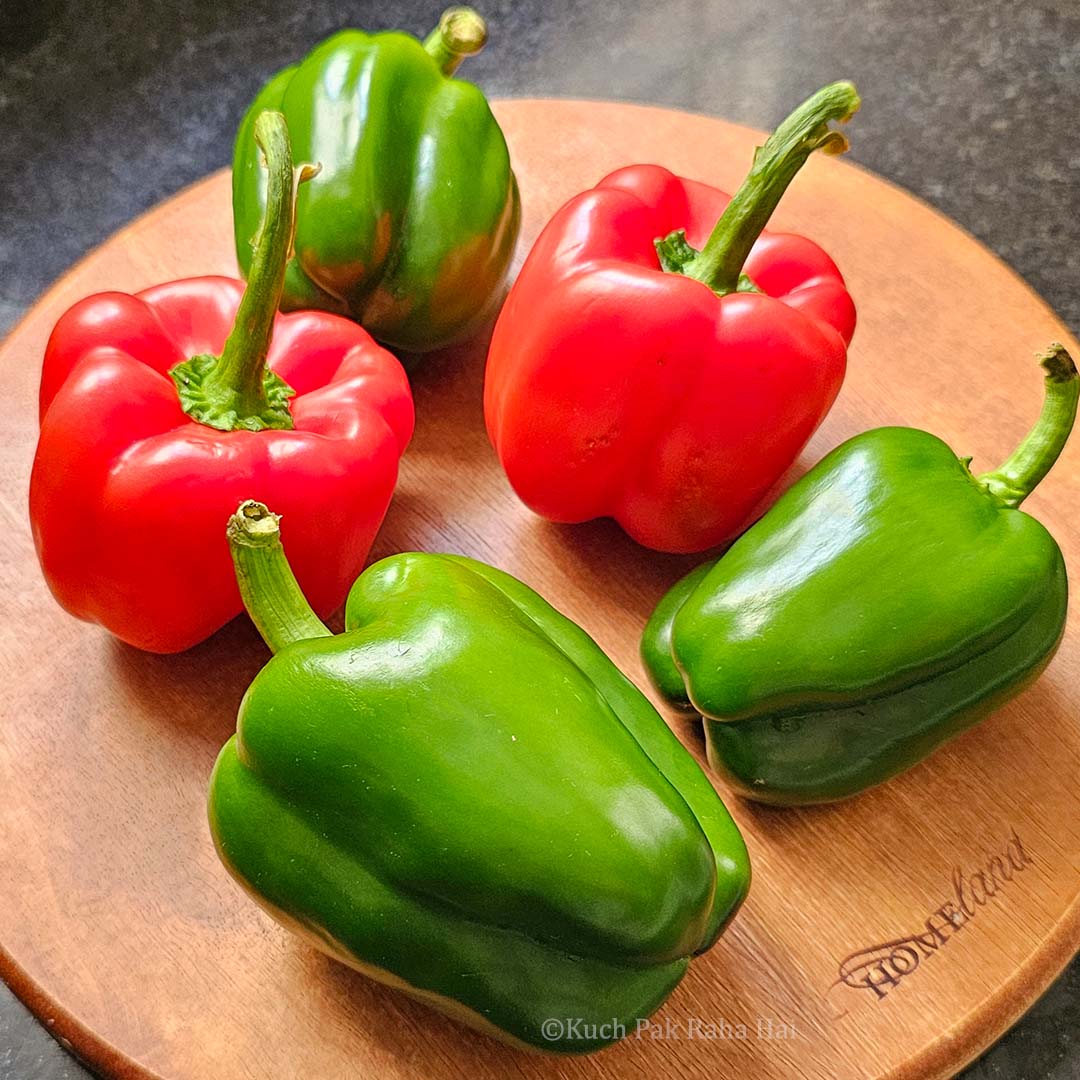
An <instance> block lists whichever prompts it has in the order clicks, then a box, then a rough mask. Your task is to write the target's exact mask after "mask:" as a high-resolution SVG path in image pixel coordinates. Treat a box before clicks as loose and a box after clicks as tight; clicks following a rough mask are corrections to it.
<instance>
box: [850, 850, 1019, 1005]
mask: <svg viewBox="0 0 1080 1080" xmlns="http://www.w3.org/2000/svg"><path fill="white" fill-rule="evenodd" d="M1033 861H1034V860H1033V859H1032V858H1031V856H1030V855H1028V853H1027V852H1026V851H1025V850H1024V845H1023V843H1022V842H1021V840H1020V837H1019V836H1017V835H1016V830H1015V829H1013V831H1012V833H1011V835H1010V837H1009V841H1008V843H1007V844H1006V845H1005V850H1004V851H1003V852H1002V853H1001V854H1000V855H995V856H994V857H993V858H992V859H990V860H989V861H988V862H987V863H986V864H985V866H983V867H982V869H980V870H976V871H975V872H974V873H971V874H969V873H966V872H965V871H964V870H963V869H962V868H961V867H959V866H957V867H955V868H954V870H953V872H952V897H951V898H950V899H949V900H946V901H945V903H943V904H942V905H941V906H940V907H938V908H935V909H934V911H933V912H931V914H930V915H929V917H928V918H927V920H926V922H925V924H924V925H923V926H921V927H920V928H919V929H918V930H917V931H916V932H915V933H914V934H909V935H908V936H907V937H898V938H896V939H895V940H893V941H883V942H881V943H880V944H878V945H870V946H868V947H867V948H865V949H859V950H857V951H856V952H853V953H850V954H849V955H847V956H845V957H844V959H843V960H841V961H840V977H839V978H838V979H837V980H836V982H835V983H834V984H833V986H834V987H835V986H840V985H843V986H850V987H852V988H853V989H855V990H867V991H869V992H870V993H871V994H873V995H874V997H875V998H876V999H877V1000H878V1001H881V1000H882V999H883V998H884V997H885V996H886V994H888V992H889V990H890V989H892V988H893V987H896V986H899V984H900V981H901V979H904V978H906V977H907V976H908V975H911V974H912V973H913V972H915V971H917V970H918V968H919V965H920V964H921V963H922V962H923V961H924V960H928V959H929V958H930V957H931V956H933V955H934V954H935V953H936V952H937V951H938V950H939V949H941V948H943V947H944V946H946V945H947V944H948V943H949V941H950V940H951V938H952V936H953V935H954V934H956V933H958V932H959V931H960V930H962V929H963V928H964V927H965V926H967V924H968V923H969V922H971V920H972V919H974V918H975V917H976V916H977V915H978V913H979V910H980V909H981V908H983V907H985V906H986V905H987V904H988V903H989V902H990V901H991V900H992V899H993V898H994V897H995V896H997V895H998V893H999V892H1001V890H1002V889H1004V887H1005V886H1006V885H1007V884H1008V883H1009V882H1010V881H1012V880H1013V878H1014V877H1015V876H1016V875H1017V874H1019V873H1021V872H1022V871H1023V870H1024V869H1025V868H1026V867H1028V866H1031V864H1032V862H1033Z"/></svg>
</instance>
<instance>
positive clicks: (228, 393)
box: [30, 114, 413, 653]
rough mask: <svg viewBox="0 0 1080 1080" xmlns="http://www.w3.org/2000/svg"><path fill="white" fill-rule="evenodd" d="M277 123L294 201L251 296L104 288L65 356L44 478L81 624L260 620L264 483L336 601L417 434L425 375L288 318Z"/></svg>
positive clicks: (312, 572)
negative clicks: (255, 543) (416, 391)
mask: <svg viewBox="0 0 1080 1080" xmlns="http://www.w3.org/2000/svg"><path fill="white" fill-rule="evenodd" d="M258 130H259V132H260V138H261V139H262V142H263V144H264V145H266V146H267V148H268V154H269V155H270V157H271V159H272V164H271V170H272V173H273V175H272V177H271V186H272V189H273V202H274V209H273V211H272V213H271V217H270V218H269V219H268V222H267V227H266V229H265V231H264V235H263V240H264V242H263V243H262V244H261V245H260V252H261V253H260V256H259V264H258V266H257V269H256V273H255V274H254V275H253V277H252V282H251V284H250V285H249V287H248V290H247V293H246V294H245V293H244V286H243V284H242V283H241V282H237V281H233V280H230V279H227V278H214V277H211V278H193V279H190V280H186V281H174V282H170V283H169V284H166V285H158V286H155V287H154V288H151V289H147V290H145V291H143V292H141V293H137V294H135V295H128V294H124V293H102V294H100V295H97V296H91V297H88V298H87V299H85V300H83V301H81V302H80V303H78V304H76V305H75V307H73V308H72V309H71V310H70V311H68V312H67V314H66V315H64V316H63V317H62V318H61V320H60V322H59V323H58V324H57V326H56V328H55V330H54V331H53V334H52V337H51V338H50V341H49V345H48V349H47V352H46V356H45V363H44V368H43V371H42V378H41V433H40V437H39V440H38V446H37V453H36V455H35V458H34V466H33V472H32V476H31V482H30V518H31V524H32V526H33V534H34V542H35V544H36V546H37V552H38V557H39V559H40V562H41V567H42V570H43V571H44V574H45V578H46V580H47V581H48V584H49V587H50V588H51V589H52V592H53V594H54V595H55V596H56V598H57V600H58V601H59V602H60V603H61V604H62V605H63V606H64V607H65V608H66V609H67V610H68V611H70V612H71V613H72V614H73V615H77V616H78V617H79V618H81V619H86V620H88V621H91V622H96V623H100V624H101V625H102V626H104V627H105V628H106V629H107V630H109V631H110V632H111V633H112V634H115V635H116V636H117V637H119V638H121V639H122V640H124V641H126V642H128V643H129V644H131V645H135V646H137V647H138V648H141V649H146V650H149V651H152V652H162V653H168V652H177V651H179V650H182V649H186V648H189V647H190V646H192V645H194V644H196V643H197V642H199V641H201V640H203V639H204V638H206V637H208V636H209V635H210V634H212V633H213V632H214V631H215V630H217V629H218V628H219V627H221V626H222V625H223V624H224V623H226V622H227V621H229V620H230V619H231V618H233V617H234V616H235V615H237V614H239V612H240V611H241V609H242V605H241V602H240V596H239V593H238V592H237V589H236V584H235V580H234V577H233V572H232V563H231V561H230V558H229V551H228V546H227V545H226V544H225V542H224V541H223V539H222V536H221V522H222V521H223V520H225V519H226V518H227V517H228V515H229V514H230V513H231V512H232V510H234V509H235V507H236V504H237V502H238V501H239V499H240V498H242V497H244V496H246V495H248V494H250V493H252V492H257V493H260V494H265V496H266V497H267V498H273V499H274V500H275V501H276V503H277V505H279V506H281V507H282V508H283V509H287V510H288V511H289V512H290V513H291V514H292V515H293V520H294V521H295V522H296V523H297V526H296V531H295V536H294V543H293V548H294V552H295V563H296V568H297V573H298V574H299V575H300V579H301V580H302V581H303V583H304V587H305V589H306V590H307V591H308V594H309V596H310V597H311V601H312V603H313V604H314V605H315V607H316V608H317V609H318V610H319V611H321V612H323V613H324V614H328V613H329V612H330V611H332V610H333V609H334V608H336V607H337V606H338V605H339V604H340V603H341V602H342V600H343V599H344V596H345V593H346V591H347V589H348V587H349V585H350V583H351V581H352V579H353V578H354V577H355V575H356V573H357V572H358V571H359V570H360V568H361V567H362V566H363V563H364V559H365V558H366V556H367V551H368V548H369V547H370V545H371V541H372V539H373V538H374V535H375V532H376V530H377V529H378V527H379V524H380V523H381V521H382V518H383V515H384V513H385V512H386V507H387V504H388V503H389V501H390V496H391V493H392V492H393V489H394V484H395V481H396V479H397V469H398V459H399V457H400V455H401V453H402V451H403V449H404V448H405V446H406V444H407V443H408V441H409V438H410V435H411V433H412V426H413V407H412V398H411V395H410V393H409V386H408V381H407V379H406V377H405V373H404V371H403V370H402V368H401V365H400V364H399V363H398V362H397V360H395V359H394V357H393V356H391V355H390V354H389V353H388V352H386V351H385V350H384V349H382V348H380V347H379V346H378V345H376V344H375V342H374V341H373V340H372V339H371V338H370V337H369V336H368V334H367V333H365V332H364V331H363V330H362V329H361V328H360V327H358V326H356V324H355V323H352V322H349V321H348V320H346V319H342V318H339V317H337V316H333V315H325V314H323V313H321V312H303V313H297V314H295V315H286V316H280V317H276V318H275V312H276V307H277V305H276V292H275V290H276V289H280V277H281V272H282V270H283V267H284V256H285V252H286V250H287V248H288V237H289V228H290V218H291V209H292V197H293V196H292V191H293V172H292V163H291V160H290V159H289V154H288V137H287V133H286V131H285V127H284V121H282V120H281V117H280V116H278V117H276V118H275V117H272V116H269V114H268V116H267V117H264V118H263V121H261V123H260V127H259V129H258ZM242 297H243V299H242ZM234 323H235V326H234ZM271 336H272V340H271ZM227 337H228V340H227V341H226V338H227ZM293 394H295V397H292V400H291V401H290V400H289V398H290V397H291V396H292V395H293ZM328 529H330V530H333V535H334V537H335V543H334V547H333V548H332V549H328V548H327V543H326V535H327V532H326V530H328Z"/></svg>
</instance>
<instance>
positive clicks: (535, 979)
mask: <svg viewBox="0 0 1080 1080" xmlns="http://www.w3.org/2000/svg"><path fill="white" fill-rule="evenodd" d="M286 528H288V525H286ZM230 541H231V543H232V545H233V551H234V557H235V559H236V563H237V574H238V578H239V581H240V586H241V591H242V593H243V594H244V597H245V602H246V603H247V606H248V610H249V611H250V613H251V615H252V618H253V619H254V620H255V622H256V625H257V626H258V627H259V629H260V630H261V632H262V633H263V636H264V637H265V638H266V640H267V642H268V644H269V645H270V646H271V648H272V649H273V650H274V651H275V653H276V655H275V656H274V657H273V659H272V660H271V661H270V662H269V663H268V664H267V666H266V667H265V668H264V669H263V670H262V672H261V673H260V674H259V675H258V676H257V677H256V679H255V681H254V682H253V683H252V685H251V688H250V689H249V690H248V692H247V694H246V695H245V697H244V700H243V703H242V705H241V708H240V717H239V722H238V725H237V734H236V735H235V736H234V737H233V738H232V739H230V740H229V742H228V743H227V744H226V745H225V747H224V749H223V750H222V751H221V755H220V756H219V758H218V761H217V765H216V766H215V768H214V773H213V777H212V780H211V783H210V795H209V814H210V824H211V831H212V833H213V835H214V839H215V842H216V844H217V848H218V852H219V854H220V855H221V858H222V860H223V861H224V863H225V865H226V866H227V867H228V869H229V870H230V872H231V873H232V874H233V875H234V877H236V878H237V880H238V881H239V882H240V884H241V885H243V886H244V888H245V889H246V890H247V891H248V892H250V893H251V894H252V896H253V897H254V898H255V899H256V900H257V901H258V903H259V904H260V905H262V907H264V908H265V909H266V910H267V911H269V912H270V914H272V915H273V916H274V917H275V918H277V919H278V920H279V921H280V922H282V923H283V924H284V925H285V926H287V927H289V928H290V929H292V930H295V931H297V932H298V933H300V934H301V935H303V936H304V937H305V938H307V939H308V940H309V941H310V942H311V943H312V944H314V945H315V946H317V947H318V948H320V949H323V950H324V951H326V952H328V953H329V954H330V955H332V956H334V957H336V958H338V959H339V960H342V961H344V962H345V963H346V964H349V965H351V966H352V967H355V968H358V969H359V970H361V971H363V972H365V973H366V974H368V975H370V976H372V977H373V978H375V979H378V980H380V981H382V982H386V983H389V984H390V985H392V986H396V987H399V988H401V989H404V990H406V991H407V992H408V993H410V994H412V995H414V996H415V997H417V998H419V999H421V1000H423V1001H425V1002H427V1003H428V1004H431V1005H434V1006H435V1007H436V1008H438V1009H441V1010H442V1011H444V1012H446V1013H448V1014H450V1015H452V1016H454V1017H456V1018H457V1019H459V1020H463V1021H465V1022H466V1023H469V1024H472V1025H473V1026H476V1027H478V1028H480V1029H481V1030H484V1031H487V1032H489V1033H491V1034H494V1035H496V1036H498V1037H499V1038H502V1039H504V1040H507V1041H510V1042H513V1043H517V1044H524V1045H527V1046H531V1047H533V1048H538V1049H542V1050H548V1051H554V1052H566V1053H583V1052H586V1051H589V1050H593V1049H596V1048H597V1047H599V1046H602V1045H605V1044H606V1043H608V1042H612V1041H614V1040H615V1039H616V1038H617V1037H618V1036H617V1032H616V1031H615V1030H614V1029H613V1028H612V1025H611V1022H612V1021H613V1020H621V1021H622V1022H623V1023H624V1024H625V1025H626V1027H627V1029H629V1030H633V1027H634V1023H635V1021H636V1020H637V1018H639V1017H645V1016H648V1015H650V1014H651V1013H652V1012H653V1011H654V1010H655V1009H656V1008H658V1007H659V1005H660V1004H661V1003H662V1002H663V1001H664V999H665V998H666V997H667V996H668V994H669V993H670V992H671V990H672V989H673V987H674V986H675V985H676V984H677V983H678V982H679V980H680V979H681V978H682V976H683V974H684V973H685V972H686V969H687V966H688V964H689V962H690V958H691V957H692V956H693V955H695V954H697V953H700V952H703V951H704V950H705V949H708V948H709V947H710V946H711V945H712V944H713V943H714V941H715V940H716V938H717V937H718V936H719V934H720V933H721V931H722V930H723V928H724V926H725V925H726V924H727V922H728V921H729V920H730V919H731V918H732V916H733V915H734V913H735V911H736V909H737V908H738V906H739V904H740V903H741V902H742V899H743V897H744V896H745V894H746V891H747V888H748V885H749V874H750V870H749V862H748V858H747V853H746V848H745V846H744V844H743V841H742V838H741V836H740V834H739V831H738V829H737V827H736V826H735V824H734V822H733V821H732V820H731V818H730V816H729V815H728V813H727V811H726V810H725V808H724V806H723V803H722V802H721V801H720V799H719V797H718V796H717V794H716V792H715V791H714V789H713V787H712V785H711V784H710V783H709V781H708V779H707V778H706V777H705V775H704V773H703V772H702V771H701V770H700V769H699V768H698V766H697V764H696V763H695V762H694V760H693V758H692V757H691V756H690V755H689V753H688V752H687V751H686V750H685V749H684V748H683V746H682V745H681V744H680V743H679V741H678V740H677V739H676V738H675V736H674V735H673V734H672V732H671V731H670V729H669V728H668V727H667V725H666V724H665V723H664V722H663V720H662V719H661V718H660V716H659V715H658V714H657V712H656V710H655V709H654V708H653V707H652V706H651V705H650V704H649V702H648V701H647V700H646V699H645V698H644V697H643V696H642V694H641V693H640V692H639V691H638V690H637V689H636V688H635V687H634V686H633V685H632V684H631V683H630V682H629V681H628V680H627V679H626V678H624V677H623V675H622V674H621V673H620V672H619V671H618V670H617V669H616V668H615V666H614V665H613V664H612V663H611V661H610V660H608V658H607V657H606V656H605V655H604V653H603V652H601V651H600V649H599V648H598V647H597V646H596V645H595V644H594V642H593V641H592V640H591V638H589V637H588V636H587V635H586V634H585V632H584V631H582V630H581V629H580V628H579V627H577V626H576V625H575V624H574V623H572V622H570V621H569V620H568V619H566V618H565V617H563V616H562V615H560V614H559V613H558V612H557V611H555V610H554V609H553V608H551V607H550V606H549V605H548V604H547V603H545V601H544V600H543V599H541V598H540V597H539V596H538V595H537V594H536V593H534V592H533V591H532V590H531V589H529V588H527V587H526V586H525V585H523V584H522V583H521V582H519V581H517V580H516V579H514V578H512V577H510V576H509V575H507V574H505V573H503V572H501V571H499V570H495V569H493V568H492V567H490V566H486V565H484V564H482V563H479V562H475V561H473V560H471V559H467V558H465V557H463V556H458V555H428V554H403V555H395V556H392V557H390V558H388V559H384V560H383V561H382V562H379V563H377V564H375V565H374V566H372V567H370V568H369V569H367V570H366V571H365V572H364V573H363V574H362V575H361V577H360V578H359V579H358V580H357V582H356V584H355V585H354V586H353V589H352V591H351V592H350V594H349V599H348V603H347V605H346V609H345V632H344V633H342V634H339V635H337V636H330V635H329V631H327V630H326V628H325V627H324V626H322V625H321V624H320V623H319V622H318V620H316V619H315V618H314V616H313V615H312V614H311V612H310V610H308V609H306V606H305V604H304V601H303V597H302V595H301V594H300V593H299V591H298V589H297V588H296V585H295V581H294V580H293V579H291V578H290V575H289V572H288V564H287V563H286V562H285V561H284V554H283V553H282V548H281V542H280V540H279V532H278V524H277V517H276V515H273V514H270V513H269V512H268V511H267V509H266V507H264V506H262V505H260V504H257V503H250V502H249V503H245V504H243V505H242V506H241V507H240V510H239V511H238V512H237V514H236V515H234V517H233V519H232V520H231V522H230ZM552 1017H555V1018H565V1017H581V1018H582V1025H583V1029H584V1030H583V1032H580V1033H576V1034H575V1033H573V1032H571V1033H569V1034H566V1035H565V1036H563V1035H559V1034H558V1033H553V1032H551V1031H550V1030H546V1029H545V1028H544V1026H543V1023H544V1021H545V1020H547V1019H550V1018H552ZM594 1025H595V1028H594V1027H593V1026H594Z"/></svg>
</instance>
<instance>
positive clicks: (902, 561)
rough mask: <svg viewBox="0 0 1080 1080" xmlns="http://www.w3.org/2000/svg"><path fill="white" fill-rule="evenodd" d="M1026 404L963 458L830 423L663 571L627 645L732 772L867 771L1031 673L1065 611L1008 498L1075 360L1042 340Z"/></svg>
mask: <svg viewBox="0 0 1080 1080" xmlns="http://www.w3.org/2000/svg"><path fill="white" fill-rule="evenodd" d="M1043 365H1044V367H1045V369H1046V372H1047V374H1046V380H1045V382H1046V397H1045V402H1044V406H1043V411H1042V413H1041V415H1040V418H1039V420H1038V422H1037V423H1036V424H1035V426H1034V428H1033V429H1032V430H1031V432H1030V433H1029V435H1028V436H1027V438H1026V439H1025V440H1024V441H1023V442H1022V443H1021V445H1020V447H1019V449H1017V450H1016V452H1015V453H1013V454H1012V456H1011V457H1009V459H1008V460H1007V461H1006V462H1005V463H1004V465H1002V466H1001V467H1000V468H998V469H995V470H994V471H992V472H988V473H984V474H983V475H981V476H978V477H975V476H974V475H973V474H972V473H971V471H970V470H969V468H968V464H969V462H970V460H971V459H970V458H958V457H957V456H956V455H955V454H954V453H953V452H952V450H950V449H949V447H948V446H946V445H945V443H944V442H942V441H941V440H940V439H939V438H937V437H936V436H934V435H930V434H928V433H927V432H925V431H919V430H916V429H914V428H904V427H886V428H878V429H876V430H873V431H867V432H864V433H863V434H861V435H857V436H855V438H853V439H850V440H848V441H847V442H845V443H843V444H842V445H841V446H839V447H837V449H835V450H833V451H832V453H830V454H829V455H828V456H827V457H825V458H824V459H823V460H822V461H821V462H820V463H819V464H818V465H817V466H816V467H815V468H813V469H811V470H810V472H809V473H807V474H806V475H805V476H804V477H803V478H802V479H800V480H799V481H798V482H797V483H796V484H795V485H793V486H792V487H791V489H790V490H789V491H787V492H786V493H785V494H784V495H783V496H781V498H780V499H779V500H778V501H777V503H776V504H775V505H774V506H773V507H772V509H771V510H769V512H768V513H767V514H766V515H765V516H764V517H763V518H762V519H761V520H760V521H759V522H758V523H757V524H756V525H754V526H753V527H751V528H750V530H749V531H748V532H746V533H745V534H744V535H743V536H742V537H740V538H739V539H738V540H737V541H736V542H735V543H734V544H733V545H732V547H731V548H730V549H729V550H728V551H727V552H726V553H725V554H724V555H722V556H721V557H720V558H719V559H718V560H717V561H715V562H714V563H706V564H705V566H703V567H699V568H698V569H697V570H695V571H694V572H693V573H692V574H691V575H690V576H688V577H687V578H685V579H684V580H683V581H682V582H680V583H679V584H677V585H676V586H675V588H674V589H672V590H671V592H670V593H669V594H668V595H667V596H666V597H665V598H664V600H663V601H662V602H661V604H660V606H659V607H658V608H657V609H656V612H655V614H654V615H653V617H652V619H651V620H650V622H649V624H648V626H647V627H646V630H645V634H644V637H643V640H642V653H643V656H644V658H645V662H646V666H647V667H648V668H649V670H650V672H651V674H652V677H653V680H654V682H655V683H656V685H657V687H658V688H659V690H660V691H661V693H662V694H663V695H664V696H665V697H667V698H668V699H669V700H672V701H674V702H675V703H676V704H680V705H683V706H687V707H692V708H694V709H695V710H697V711H698V712H700V713H701V714H702V715H703V716H704V718H705V731H706V738H707V743H708V755H709V761H710V762H711V764H712V765H713V767H714V768H715V769H716V770H717V771H718V772H720V773H721V774H722V775H723V777H724V779H725V780H726V781H727V783H729V784H730V785H731V786H732V787H733V788H734V789H735V790H736V791H737V792H739V793H740V794H742V795H745V796H746V797H747V798H750V799H756V800H759V801H761V802H769V803H779V804H797V803H816V802H829V801H832V800H834V799H841V798H845V797H847V796H849V795H854V794H855V793H857V792H859V791H862V790H863V789H864V788H867V787H870V786H871V785H873V784H878V783H881V782H882V781H883V780H887V779H889V778H890V777H892V776H895V775H896V774H897V773H900V772H902V771H903V770H905V769H907V768H909V767H910V766H912V765H914V764H915V763H916V762H918V761H920V760H921V759H922V758H924V757H925V756H926V755H927V754H929V753H930V752H931V751H932V750H934V749H935V748H936V747H937V746H939V745H940V744H941V743H943V742H945V740H946V739H949V738H951V737H952V736H953V735H955V734H957V733H958V732H960V731H963V730H964V729H965V728H968V727H971V726H972V725H973V724H975V723H977V722H978V721H979V720H981V719H982V718H983V717H985V716H986V715H987V714H989V713H990V712H991V711H993V710H994V709H996V708H997V707H998V706H1000V705H1001V704H1002V703H1003V702H1005V701H1007V700H1008V699H1009V698H1011V697H1012V696H1013V695H1015V694H1017V693H1018V692H1019V691H1020V690H1021V689H1022V688H1023V687H1025V686H1026V685H1028V684H1029V683H1030V682H1032V681H1033V680H1034V679H1035V678H1036V677H1037V676H1038V675H1039V673H1040V672H1041V671H1042V670H1043V668H1045V667H1046V665H1047V664H1048V663H1049V662H1050V659H1051V657H1052V656H1053V654H1054V651H1055V650H1056V648H1057V645H1058V643H1059V641H1060V639H1061V635H1062V631H1063V629H1064V626H1065V612H1066V606H1067V600H1068V583H1067V578H1066V574H1065V563H1064V560H1063V559H1062V555H1061V551H1060V549H1059V548H1058V545H1057V543H1056V542H1055V541H1054V538H1053V537H1052V536H1051V535H1050V533H1049V532H1048V531H1047V530H1046V528H1045V527H1044V526H1043V525H1042V524H1040V523H1039V522H1038V521H1037V520H1035V519H1034V518H1033V517H1031V516H1029V515H1028V514H1026V513H1024V511H1022V510H1021V509H1019V507H1020V504H1021V503H1022V502H1023V501H1024V499H1025V498H1026V497H1027V496H1028V495H1029V494H1030V493H1031V491H1032V490H1033V489H1034V488H1035V486H1036V485H1037V484H1038V483H1039V481H1040V480H1042V478H1043V477H1044V476H1045V475H1046V473H1047V472H1048V471H1049V469H1050V467H1051V466H1052V465H1053V463H1054V461H1055V460H1056V459H1057V456H1058V454H1059V453H1060V452H1061V450H1062V448H1063V447H1064V445H1065V441H1066V439H1067V438H1068V435H1069V432H1070V431H1071V429H1072V425H1073V421H1074V419H1075V416H1076V406H1077V397H1078V387H1080V383H1078V381H1077V373H1076V367H1075V365H1074V364H1073V362H1072V360H1071V359H1070V358H1069V355H1068V353H1066V351H1065V350H1064V349H1063V348H1062V347H1061V346H1060V345H1055V346H1053V347H1052V348H1051V350H1050V351H1049V352H1048V353H1046V354H1045V356H1044V357H1043Z"/></svg>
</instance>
